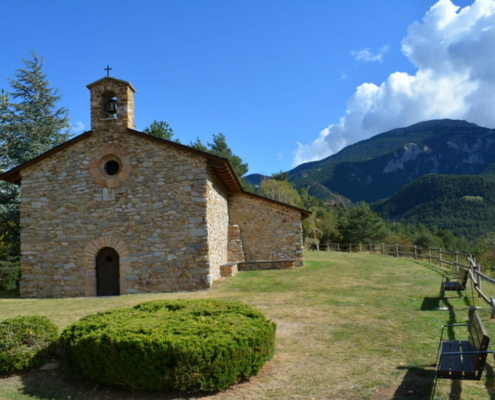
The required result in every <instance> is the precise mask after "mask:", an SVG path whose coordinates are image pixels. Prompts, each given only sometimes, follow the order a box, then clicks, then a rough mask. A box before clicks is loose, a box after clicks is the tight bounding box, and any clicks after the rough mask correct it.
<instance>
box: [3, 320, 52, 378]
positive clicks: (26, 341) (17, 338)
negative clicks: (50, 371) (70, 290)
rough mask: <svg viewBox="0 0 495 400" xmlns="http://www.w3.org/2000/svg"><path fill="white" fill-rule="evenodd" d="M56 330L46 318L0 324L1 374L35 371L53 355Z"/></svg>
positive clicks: (5, 321)
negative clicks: (35, 368) (27, 370)
mask: <svg viewBox="0 0 495 400" xmlns="http://www.w3.org/2000/svg"><path fill="white" fill-rule="evenodd" d="M57 339H58V327H57V325H55V324H54V323H53V322H52V321H50V320H49V319H48V318H47V317H41V316H28V317H16V318H9V319H6V320H4V321H2V322H0V372H5V373H12V372H15V371H20V370H22V369H25V368H29V367H38V366H40V365H42V364H43V363H45V362H47V361H48V359H49V357H50V356H51V355H52V354H53V352H54V348H55V343H56V341H57Z"/></svg>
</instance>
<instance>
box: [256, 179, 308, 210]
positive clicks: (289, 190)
mask: <svg viewBox="0 0 495 400" xmlns="http://www.w3.org/2000/svg"><path fill="white" fill-rule="evenodd" d="M258 194H260V195H261V196H265V197H268V198H269V199H272V200H276V201H280V202H282V203H286V204H290V205H292V206H296V207H301V205H302V204H301V203H302V201H301V196H300V195H299V193H298V192H297V190H296V189H294V187H293V185H292V183H290V182H287V181H277V180H275V179H265V180H263V181H262V182H261V184H260V188H259V191H258Z"/></svg>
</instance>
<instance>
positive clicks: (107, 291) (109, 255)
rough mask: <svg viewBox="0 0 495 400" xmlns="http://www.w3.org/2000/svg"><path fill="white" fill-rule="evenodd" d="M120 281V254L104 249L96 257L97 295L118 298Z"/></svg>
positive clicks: (107, 248)
mask: <svg viewBox="0 0 495 400" xmlns="http://www.w3.org/2000/svg"><path fill="white" fill-rule="evenodd" d="M119 281H120V272H119V254H118V253H117V252H116V251H115V250H114V249H112V248H110V247H104V248H103V249H101V250H100V252H99V253H98V255H97V256H96V295H97V296H118V295H119V294H120V284H119Z"/></svg>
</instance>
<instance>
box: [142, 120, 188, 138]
mask: <svg viewBox="0 0 495 400" xmlns="http://www.w3.org/2000/svg"><path fill="white" fill-rule="evenodd" d="M143 132H144V133H147V134H148V135H152V136H156V137H158V138H160V139H165V140H171V141H173V142H175V143H180V140H179V139H177V138H175V139H174V130H173V129H172V127H171V126H170V125H169V124H168V123H166V122H165V121H157V120H155V121H153V122H152V123H151V125H150V126H148V127H146V128H144V131H143Z"/></svg>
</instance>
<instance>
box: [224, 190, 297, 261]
mask: <svg viewBox="0 0 495 400" xmlns="http://www.w3.org/2000/svg"><path fill="white" fill-rule="evenodd" d="M229 216H230V224H231V225H239V228H240V233H241V239H242V245H243V249H244V255H245V260H246V262H251V261H258V260H268V261H270V260H272V261H273V260H288V259H294V260H295V265H296V266H302V265H303V264H304V259H303V243H302V226H301V214H300V212H299V211H297V210H295V209H293V208H289V207H286V206H284V205H281V204H277V203H275V202H272V201H269V200H266V199H264V198H262V197H260V196H254V195H251V194H247V193H233V194H231V195H229ZM229 261H231V260H229Z"/></svg>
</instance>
